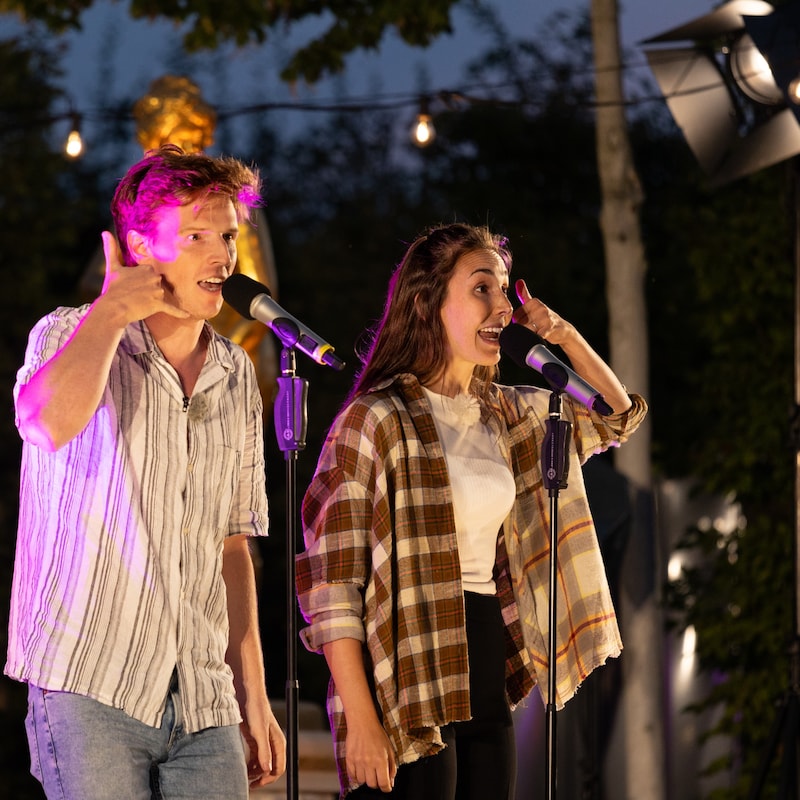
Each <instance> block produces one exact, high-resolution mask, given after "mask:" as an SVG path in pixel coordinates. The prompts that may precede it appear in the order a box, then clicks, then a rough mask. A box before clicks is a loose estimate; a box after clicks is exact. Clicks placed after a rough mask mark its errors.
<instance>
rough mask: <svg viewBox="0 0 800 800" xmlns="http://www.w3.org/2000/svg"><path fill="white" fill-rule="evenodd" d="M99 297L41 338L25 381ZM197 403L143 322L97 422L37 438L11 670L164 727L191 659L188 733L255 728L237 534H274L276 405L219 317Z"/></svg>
mask: <svg viewBox="0 0 800 800" xmlns="http://www.w3.org/2000/svg"><path fill="white" fill-rule="evenodd" d="M87 309H88V306H84V307H82V308H78V309H67V308H60V309H57V310H56V311H55V312H53V313H52V314H50V315H48V316H46V317H45V318H44V319H42V320H40V322H39V323H37V325H36V326H35V327H34V329H33V330H32V332H31V335H30V339H29V343H28V349H27V353H26V358H25V363H24V365H23V366H22V368H21V369H20V371H19V373H18V376H17V386H16V387H15V391H14V395H15V398H16V396H17V394H18V389H19V386H20V385H21V384H24V383H26V382H27V381H28V380H29V379H30V377H31V376H32V375H33V373H34V372H35V371H36V370H37V369H38V368H39V367H41V366H42V364H43V363H45V362H46V361H47V360H48V359H49V358H51V357H52V356H53V355H54V354H55V353H57V352H58V351H59V350H60V349H61V348H62V347H63V346H64V344H65V343H66V342H67V340H68V339H69V337H70V336H71V335H72V333H73V332H74V330H75V328H76V327H77V325H78V323H79V322H80V320H81V319H82V318H83V316H84V314H85V313H86V311H87ZM203 335H204V336H206V337H207V339H208V354H207V357H206V362H205V365H204V366H203V369H202V371H201V373H200V376H199V378H198V381H197V384H196V386H195V390H194V394H193V396H192V397H191V398H190V399H189V398H184V394H183V389H182V387H181V383H180V381H179V379H178V375H177V373H176V372H175V371H174V370H173V368H172V367H171V366H170V365H169V364H168V363H167V361H166V360H165V358H164V357H163V355H162V354H161V352H160V351H159V349H158V347H157V345H156V344H155V342H154V340H153V338H152V336H151V335H150V332H149V330H148V328H147V326H146V325H145V324H144V323H143V322H139V323H134V324H131V325H129V326H128V327H127V328H126V330H125V333H124V335H123V338H122V341H121V343H120V345H119V347H118V349H117V352H116V355H115V357H114V359H113V364H112V366H111V371H110V375H109V379H108V383H107V385H106V389H105V391H104V394H103V397H102V400H101V401H100V404H99V406H98V408H97V411H96V412H95V414H94V415H93V416H92V418H91V420H90V422H89V424H88V425H87V426H86V428H85V429H84V430H83V431H82V432H81V433H80V434H79V435H78V436H76V437H75V438H74V439H73V440H72V441H71V442H69V443H68V444H67V445H65V446H64V447H62V448H60V449H59V450H58V451H56V452H53V453H51V452H46V451H45V450H43V449H41V448H39V447H36V446H34V445H33V444H31V443H29V442H23V454H22V471H21V488H20V513H19V529H18V536H17V550H16V561H15V567H14V581H13V590H12V600H11V613H10V624H9V645H8V660H7V663H6V667H5V672H6V674H7V675H9V676H10V677H12V678H16V679H18V680H21V681H29V682H31V683H33V684H34V685H36V686H40V687H42V688H44V689H50V690H59V691H68V692H75V693H78V694H82V695H86V696H88V697H93V698H95V699H96V700H98V701H100V702H101V703H105V704H107V705H110V706H113V707H115V708H120V709H122V710H124V711H125V712H127V713H128V714H129V715H130V716H132V717H134V718H136V719H138V720H140V721H141V722H144V723H145V724H148V725H153V726H156V725H158V724H160V721H161V717H162V714H163V711H164V706H165V701H166V697H167V692H168V687H169V682H170V677H171V675H172V673H173V670H175V669H176V668H177V671H178V678H179V681H180V685H181V692H182V698H183V704H184V711H185V727H186V730H187V731H188V732H193V731H197V730H201V729H203V728H207V727H210V726H217V725H231V724H236V723H237V722H239V721H240V715H239V708H238V705H237V702H236V697H235V694H234V689H233V680H232V674H231V670H230V668H229V667H228V665H227V664H226V663H225V651H226V648H227V642H228V618H227V602H226V592H225V583H224V581H223V578H222V572H221V566H222V548H223V543H224V540H225V538H226V537H227V536H231V535H234V534H248V535H263V534H265V533H266V527H267V499H266V486H265V470H264V450H263V434H262V400H261V395H260V392H259V389H258V385H257V382H256V377H255V370H254V369H253V365H252V363H251V362H250V359H249V357H248V356H247V354H246V353H245V351H244V350H242V348H240V347H239V346H238V345H235V344H233V343H232V342H230V341H228V340H227V339H225V338H223V337H221V336H219V335H218V334H216V333H215V332H214V331H213V329H212V328H211V326H210V325H206V326H205V328H204V331H203Z"/></svg>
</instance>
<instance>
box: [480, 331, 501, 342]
mask: <svg viewBox="0 0 800 800" xmlns="http://www.w3.org/2000/svg"><path fill="white" fill-rule="evenodd" d="M502 330H503V329H502V328H481V329H480V330H479V331H478V336H480V337H481V339H483V340H484V341H485V342H492V343H493V344H498V343H499V341H500V331H502Z"/></svg>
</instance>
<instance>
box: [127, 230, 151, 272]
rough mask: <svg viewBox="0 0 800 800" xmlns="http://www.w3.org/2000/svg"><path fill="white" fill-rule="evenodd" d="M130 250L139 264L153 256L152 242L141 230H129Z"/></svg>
mask: <svg viewBox="0 0 800 800" xmlns="http://www.w3.org/2000/svg"><path fill="white" fill-rule="evenodd" d="M128 250H129V251H130V254H131V256H132V257H133V260H134V261H135V262H136V263H137V264H139V263H141V262H142V261H149V260H150V259H151V258H152V251H151V250H150V242H149V240H148V239H147V237H146V236H143V235H142V234H141V233H139V231H134V230H130V231H128Z"/></svg>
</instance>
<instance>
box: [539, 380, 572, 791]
mask: <svg viewBox="0 0 800 800" xmlns="http://www.w3.org/2000/svg"><path fill="white" fill-rule="evenodd" d="M548 383H550V385H551V388H552V393H551V395H550V409H549V416H548V419H547V423H546V427H545V437H544V441H543V443H542V454H541V456H542V480H543V484H544V487H545V488H546V489H547V490H548V493H549V496H550V595H549V619H550V622H549V639H550V641H549V647H548V667H547V710H546V716H545V725H546V735H545V748H546V765H545V776H546V780H547V789H546V794H545V797H546V798H547V800H555V798H556V789H557V783H558V781H557V778H558V773H557V771H556V765H557V759H556V749H557V741H556V662H557V657H556V656H557V653H556V648H557V646H558V645H557V641H558V637H557V631H556V626H557V624H558V614H557V597H558V591H557V580H558V495H559V491H560V490H561V489H566V487H567V474H568V472H569V457H568V448H569V440H570V436H571V431H572V423H571V422H569V421H568V420H564V419H562V418H561V406H562V402H561V400H562V397H561V390H560V388H558V387H557V386H556V385H555V384H554V383H552V382H550V381H548Z"/></svg>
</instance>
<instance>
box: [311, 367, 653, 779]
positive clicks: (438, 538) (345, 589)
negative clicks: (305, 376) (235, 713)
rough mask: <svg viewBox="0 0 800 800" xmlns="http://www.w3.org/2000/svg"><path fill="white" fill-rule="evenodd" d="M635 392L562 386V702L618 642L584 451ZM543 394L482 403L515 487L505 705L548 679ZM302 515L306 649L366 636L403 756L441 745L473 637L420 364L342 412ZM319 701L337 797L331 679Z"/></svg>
mask: <svg viewBox="0 0 800 800" xmlns="http://www.w3.org/2000/svg"><path fill="white" fill-rule="evenodd" d="M631 399H632V401H633V405H632V406H631V408H630V409H628V411H626V412H624V413H622V414H618V415H615V416H611V417H600V416H599V415H596V414H594V413H590V412H589V411H588V410H587V409H586V408H584V407H583V406H581V405H580V404H577V403H573V402H572V401H571V399H570V398H569V397H564V403H563V417H564V419H568V420H570V421H571V422H572V425H573V427H572V435H573V440H572V446H571V447H570V450H569V453H570V455H569V461H570V466H569V480H568V485H567V487H566V488H565V489H562V490H561V492H560V496H559V506H558V515H559V516H558V522H559V534H558V535H559V544H558V568H559V569H558V576H559V585H558V610H559V619H558V652H557V678H556V694H557V696H556V704H557V706H559V707H560V706H563V704H564V703H565V702H566V701H567V700H569V698H570V697H571V696H572V695H573V694H574V692H575V691H576V689H577V688H578V686H579V685H580V683H581V682H582V681H583V680H584V679H585V678H586V676H587V675H588V674H589V673H590V672H591V671H592V670H593V669H594V668H595V667H596V666H598V665H600V664H602V663H603V662H605V660H606V659H607V658H609V657H612V656H617V655H619V653H620V650H621V647H622V645H621V641H620V636H619V631H618V628H617V623H616V616H615V613H614V608H613V606H612V603H611V597H610V594H609V590H608V585H607V581H606V575H605V569H604V566H603V563H602V558H601V555H600V550H599V546H598V543H597V536H596V533H595V529H594V524H593V522H592V518H591V514H590V511H589V506H588V502H587V500H586V491H585V487H584V484H583V478H582V475H581V470H580V464H582V463H583V462H584V461H585V460H586V459H587V458H588V457H589V456H591V455H592V454H594V453H598V452H601V451H603V450H605V449H607V448H608V447H610V446H614V445H618V444H620V443H622V442H623V441H624V440H625V439H627V437H628V436H629V435H630V434H631V433H632V432H633V431H634V430H636V428H637V427H638V425H639V424H640V422H641V421H642V419H643V418H644V416H645V414H646V411H647V406H646V404H645V402H644V400H643V399H642V398H641V397H639V396H637V395H631ZM549 402H550V392H549V391H547V390H543V389H536V388H533V387H507V386H499V385H495V386H493V391H492V397H491V401H490V403H489V406H490V411H491V412H492V413H491V417H490V423H491V424H493V425H494V426H495V429H496V430H497V434H498V446H499V447H501V449H502V451H503V453H504V454H505V455H506V457H507V459H508V463H509V466H510V467H511V469H512V471H513V474H514V477H515V481H516V489H517V496H516V500H515V504H514V507H513V509H512V511H511V513H510V514H509V517H508V518H507V519H506V521H505V523H504V525H503V528H502V531H501V535H500V536H499V537H498V549H497V564H496V568H495V577H496V581H497V594H498V596H499V598H500V601H501V606H502V609H503V618H504V621H505V624H506V688H507V694H508V698H509V702H510V703H511V705H512V706H513V705H515V704H517V703H518V702H519V701H520V700H522V699H523V698H524V697H525V696H526V695H527V694H528V693H529V692H530V691H531V690H532V689H533V687H534V686H535V685H536V684H537V683H539V684H540V685H541V687H542V692H543V695H544V694H545V693H546V689H547V685H548V682H547V667H548V609H549V602H548V599H549V589H548V585H549V549H550V547H549V544H550V541H549V540H550V531H549V524H550V523H549V517H550V509H549V495H548V492H547V490H546V489H544V488H543V485H542V475H541V456H540V449H541V445H542V441H543V439H544V435H545V426H546V421H547V418H548V415H549ZM302 516H303V525H304V535H305V544H306V550H305V552H303V553H301V554H299V555H298V556H297V572H296V575H297V592H298V599H299V602H300V607H301V610H302V612H303V615H304V617H305V619H306V620H307V621H308V622H309V623H310V625H309V626H308V627H307V628H305V629H304V630H303V631H301V638H302V640H303V642H304V644H305V646H306V647H307V648H308V649H309V650H312V651H319V650H321V648H322V645H323V644H325V643H326V642H330V641H334V640H336V639H340V638H353V639H357V640H359V641H361V642H364V643H365V650H364V658H365V667H366V670H367V676H368V678H369V679H370V680H371V681H372V682H373V683H374V689H375V698H376V703H377V706H378V712H379V715H380V717H381V719H382V720H383V725H384V728H385V729H386V732H387V734H388V736H389V738H390V740H391V742H392V745H393V747H394V750H395V753H396V754H397V758H398V763H401V764H402V763H408V762H411V761H414V760H416V759H417V758H420V757H422V756H427V755H431V754H433V753H436V752H438V751H439V750H440V749H441V748H442V740H441V735H440V728H441V726H443V725H446V724H448V723H450V722H454V721H458V720H465V719H469V716H470V705H469V690H468V685H469V681H468V659H467V641H466V631H465V621H464V602H463V590H462V587H461V573H460V566H459V561H458V549H457V542H456V532H455V522H454V515H453V507H452V494H451V490H450V484H449V480H448V474H447V465H446V461H445V456H444V453H443V451H442V447H441V444H440V442H439V439H438V437H437V434H436V427H435V423H434V420H433V417H432V414H431V409H430V405H429V403H428V400H427V398H426V397H425V395H424V393H423V391H422V389H421V387H420V385H419V382H418V381H417V379H416V378H415V377H414V376H412V375H400V376H396V377H395V378H394V379H393V380H392V381H387V382H386V383H384V384H382V385H381V386H378V387H376V388H375V389H374V390H373V391H371V392H370V393H368V394H366V395H363V396H360V397H358V398H356V399H355V400H354V401H353V402H352V403H351V404H350V405H349V406H348V407H347V408H346V409H344V411H343V412H342V413H341V414H340V415H339V416H338V417H337V419H336V420H335V421H334V424H333V426H332V428H331V430H330V432H329V434H328V437H327V440H326V442H325V445H324V447H323V450H322V453H321V455H320V459H319V463H318V465H317V470H316V473H315V475H314V478H313V480H312V482H311V485H310V486H309V489H308V491H307V493H306V495H305V498H304V501H303V509H302ZM328 712H329V715H330V720H331V727H332V730H333V735H334V743H335V752H336V757H337V762H338V767H339V776H340V781H341V785H342V794H343V795H344V794H345V793H346V792H347V791H349V790H350V789H352V788H355V785H350V783H349V780H348V777H347V774H346V770H345V764H344V746H345V737H346V734H347V728H346V722H345V718H344V712H343V708H342V704H341V700H340V698H339V695H338V693H337V691H336V687H335V686H334V685H333V683H332V682H331V685H330V688H329V697H328Z"/></svg>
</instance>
